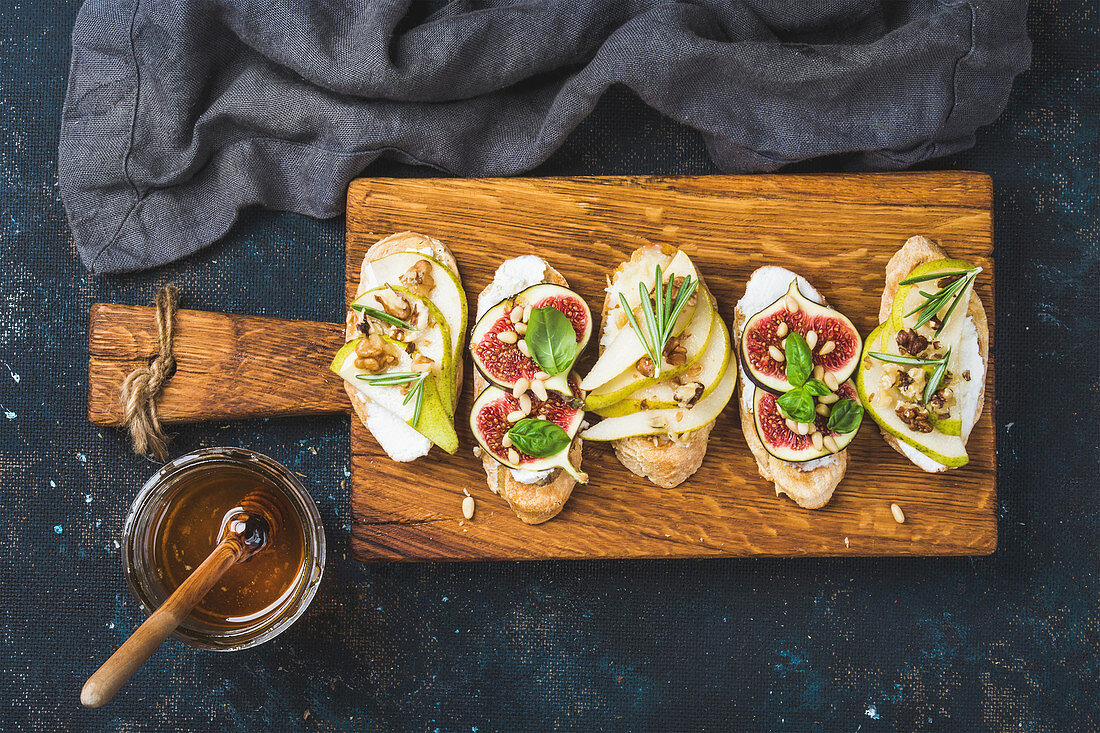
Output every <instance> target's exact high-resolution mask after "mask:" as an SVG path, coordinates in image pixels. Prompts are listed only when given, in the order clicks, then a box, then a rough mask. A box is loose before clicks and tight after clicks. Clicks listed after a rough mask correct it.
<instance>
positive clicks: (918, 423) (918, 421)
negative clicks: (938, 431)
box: [894, 404, 932, 433]
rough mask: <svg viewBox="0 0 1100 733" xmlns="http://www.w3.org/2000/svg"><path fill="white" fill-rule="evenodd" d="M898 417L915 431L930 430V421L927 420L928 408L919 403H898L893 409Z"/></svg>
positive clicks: (923, 431) (925, 431)
mask: <svg viewBox="0 0 1100 733" xmlns="http://www.w3.org/2000/svg"><path fill="white" fill-rule="evenodd" d="M894 412H895V413H896V414H897V416H898V419H899V420H901V421H902V422H903V423H905V424H906V425H908V426H909V429H910V430H912V431H914V432H917V433H930V432H932V423H931V422H929V421H928V410H926V409H924V408H923V407H921V406H920V405H912V404H907V405H898V407H897V409H896V410H894Z"/></svg>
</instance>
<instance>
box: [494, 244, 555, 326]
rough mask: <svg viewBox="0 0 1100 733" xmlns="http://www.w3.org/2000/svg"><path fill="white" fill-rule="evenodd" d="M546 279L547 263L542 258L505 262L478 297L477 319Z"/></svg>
mask: <svg viewBox="0 0 1100 733" xmlns="http://www.w3.org/2000/svg"><path fill="white" fill-rule="evenodd" d="M545 278H546V262H545V261H544V260H543V259H542V258H541V257H536V256H534V255H523V256H522V257H513V258H512V259H510V260H505V261H504V262H502V263H501V265H500V267H498V268H497V271H496V274H495V275H494V276H493V282H491V283H489V287H487V288H485V290H484V291H482V293H481V295H479V296H478V297H477V317H478V318H481V317H482V316H483V315H485V311H487V310H489V309H490V308H492V307H493V306H494V305H496V304H497V303H499V302H500V301H502V300H504V299H505V298H509V297H511V296H513V295H515V294H516V293H518V292H519V291H521V290H526V289H527V288H529V287H531V286H532V285H538V284H539V283H541V282H543V281H544V280H545Z"/></svg>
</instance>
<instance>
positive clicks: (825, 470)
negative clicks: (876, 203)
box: [733, 273, 848, 509]
mask: <svg viewBox="0 0 1100 733" xmlns="http://www.w3.org/2000/svg"><path fill="white" fill-rule="evenodd" d="M754 274H755V273H754ZM791 276H792V278H793V277H794V273H791ZM788 282H789V281H788ZM799 290H800V291H801V292H802V295H804V296H805V297H807V298H809V299H811V300H816V301H817V302H819V303H821V305H828V303H827V302H826V301H825V297H824V296H822V295H820V293H817V292H816V291H815V293H813V294H811V293H807V292H806V291H805V290H802V287H801V285H800V286H799ZM815 295H816V296H817V297H814V296H815ZM752 315H755V314H754V313H745V312H743V311H742V309H741V305H740V303H738V305H737V307H736V308H735V309H734V312H733V330H734V344H740V343H741V334H742V333H743V331H744V328H745V321H746V320H748V318H749V317H750V316H752ZM734 349H736V350H738V351H739V350H740V347H739V346H737V345H735V346H734ZM737 368H738V369H739V372H738V374H739V375H740V380H741V381H740V384H739V386H738V390H739V391H738V399H737V405H738V410H739V411H740V413H741V430H742V431H743V432H744V433H745V442H746V443H748V446H749V450H750V451H751V452H752V456H753V458H755V459H756V468H757V470H758V471H759V472H760V475H761V476H762V477H763V478H764V479H765V480H767V481H771V482H772V483H773V484H775V495H776V496H780V495H782V494H786V495H787V496H788V497H790V498H791V499H792V500H794V502H795V503H796V504H798V506H800V507H802V508H803V509H820V508H821V507H823V506H825V505H826V504H828V503H829V500H830V499H831V498H832V497H833V492H834V491H836V487H837V486H838V485H839V484H840V482H841V480H843V478H844V474H845V473H846V472H847V470H848V450H847V449H844V450H842V451H840V452H839V453H834V454H833V460H831V461H826V462H825V463H824V465H820V466H818V467H816V468H814V469H812V470H809V471H807V470H805V469H803V468H800V467H799V465H800V464H797V463H789V462H787V461H782V460H780V459H778V458H776V457H775V456H773V455H772V454H771V453H768V451H767V450H766V449H765V448H764V444H763V443H762V442H761V441H760V436H759V435H757V434H756V424H755V422H754V420H753V415H752V413H751V412H749V410H748V409H747V408H746V405H745V399H743V398H742V393H743V391H744V390H745V388H746V385H748V388H749V389H750V390H751V389H752V382H751V381H750V380H749V378H748V377H747V376H746V375H745V368H744V365H743V364H742V363H741V360H740V359H738V360H737Z"/></svg>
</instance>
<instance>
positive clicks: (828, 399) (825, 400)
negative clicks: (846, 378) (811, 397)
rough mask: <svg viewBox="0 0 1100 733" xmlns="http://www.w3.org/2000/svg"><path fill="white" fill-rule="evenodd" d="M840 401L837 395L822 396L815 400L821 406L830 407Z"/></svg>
mask: <svg viewBox="0 0 1100 733" xmlns="http://www.w3.org/2000/svg"><path fill="white" fill-rule="evenodd" d="M839 399H840V395H838V394H824V395H821V396H820V397H818V398H817V401H818V402H820V403H821V404H823V405H831V404H833V403H834V402H836V401H838V400H839Z"/></svg>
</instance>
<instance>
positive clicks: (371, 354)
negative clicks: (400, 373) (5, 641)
mask: <svg viewBox="0 0 1100 733" xmlns="http://www.w3.org/2000/svg"><path fill="white" fill-rule="evenodd" d="M396 363H397V350H396V348H395V347H394V346H393V345H392V344H390V343H388V342H387V341H386V340H385V339H383V338H382V337H381V336H380V335H379V334H377V333H372V334H371V335H369V336H367V337H366V338H364V339H363V340H362V341H360V342H359V343H358V344H356V346H355V366H356V368H357V369H362V370H363V371H366V372H370V373H371V374H377V373H378V372H380V371H382V370H383V369H385V368H386V367H388V366H392V365H394V364H396Z"/></svg>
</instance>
